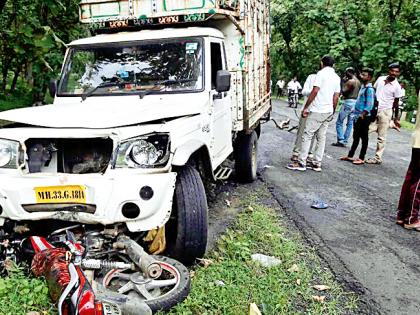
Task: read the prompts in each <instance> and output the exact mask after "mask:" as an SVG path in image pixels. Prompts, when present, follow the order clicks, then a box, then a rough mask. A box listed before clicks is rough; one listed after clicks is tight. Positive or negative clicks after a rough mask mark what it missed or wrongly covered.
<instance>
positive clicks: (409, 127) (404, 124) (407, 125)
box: [401, 121, 416, 130]
mask: <svg viewBox="0 0 420 315" xmlns="http://www.w3.org/2000/svg"><path fill="white" fill-rule="evenodd" d="M401 128H404V129H407V130H414V129H416V125H415V124H412V123H410V122H408V121H401Z"/></svg>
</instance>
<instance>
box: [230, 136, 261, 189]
mask: <svg viewBox="0 0 420 315" xmlns="http://www.w3.org/2000/svg"><path fill="white" fill-rule="evenodd" d="M257 153H258V136H257V133H256V132H255V131H253V132H252V133H250V134H245V133H241V134H239V135H238V137H237V139H236V142H235V172H236V178H237V179H238V181H240V182H243V183H251V182H253V181H254V180H255V179H256V178H257Z"/></svg>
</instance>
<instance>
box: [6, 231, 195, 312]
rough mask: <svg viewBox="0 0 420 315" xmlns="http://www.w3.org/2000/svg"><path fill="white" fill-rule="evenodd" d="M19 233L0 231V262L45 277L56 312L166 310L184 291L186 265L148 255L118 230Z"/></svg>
mask: <svg viewBox="0 0 420 315" xmlns="http://www.w3.org/2000/svg"><path fill="white" fill-rule="evenodd" d="M15 230H16V229H15ZM18 231H24V233H16V232H14V231H13V230H12V231H11V233H10V234H9V233H7V232H4V231H3V233H2V234H1V235H0V238H1V239H0V257H1V259H0V262H1V264H2V265H6V264H7V261H10V260H12V261H14V262H16V263H25V262H26V263H28V264H30V265H31V271H32V272H33V274H34V275H35V276H43V277H45V279H46V281H47V284H48V288H49V292H50V296H51V299H52V300H53V302H55V303H56V304H57V308H58V313H59V314H60V315H76V314H77V315H123V314H124V315H134V314H136V315H149V314H153V313H154V312H156V311H159V310H168V309H170V308H171V307H173V306H174V305H175V304H177V303H179V302H181V301H183V300H184V299H185V298H186V297H187V295H188V293H189V290H190V275H189V271H188V270H187V268H186V267H185V266H183V265H182V264H180V263H179V262H178V261H176V260H174V259H170V258H167V257H163V256H156V255H149V254H147V253H146V252H145V251H144V249H143V248H142V247H141V246H140V245H139V244H138V243H137V242H136V241H134V240H133V239H131V238H130V237H129V236H127V235H124V234H122V233H120V234H118V235H117V236H115V235H111V234H109V233H107V231H106V230H105V229H104V230H102V231H100V230H88V229H86V227H85V226H82V225H75V226H70V227H68V228H64V229H59V230H57V231H53V232H52V233H50V234H48V235H45V236H31V235H29V234H27V233H29V232H30V229H18Z"/></svg>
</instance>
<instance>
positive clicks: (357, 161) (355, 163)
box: [353, 159, 365, 165]
mask: <svg viewBox="0 0 420 315" xmlns="http://www.w3.org/2000/svg"><path fill="white" fill-rule="evenodd" d="M353 164H354V165H363V164H365V161H363V160H361V159H357V160H354V161H353Z"/></svg>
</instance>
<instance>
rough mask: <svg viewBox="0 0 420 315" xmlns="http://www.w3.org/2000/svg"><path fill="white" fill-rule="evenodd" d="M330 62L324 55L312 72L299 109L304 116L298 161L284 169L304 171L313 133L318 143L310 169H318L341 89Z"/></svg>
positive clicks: (318, 170) (331, 58) (331, 61)
mask: <svg viewBox="0 0 420 315" xmlns="http://www.w3.org/2000/svg"><path fill="white" fill-rule="evenodd" d="M334 62H335V61H334V58H333V57H331V56H324V57H322V59H321V70H320V71H318V73H317V74H316V77H315V82H314V87H313V89H312V91H311V94H309V97H308V99H307V101H306V103H305V105H304V107H303V111H302V117H303V118H306V124H305V130H304V132H303V136H302V148H301V152H300V154H299V161H298V162H293V163H291V164H289V165H288V166H287V168H288V169H291V170H298V171H306V160H307V158H308V154H309V149H310V145H311V141H312V139H313V138H314V136H315V137H316V139H317V141H318V142H317V145H316V147H315V151H314V160H313V162H312V169H313V170H314V171H317V172H320V171H321V162H322V158H323V156H324V150H325V140H326V135H327V129H328V124H329V122H330V121H331V120H332V118H333V114H334V112H335V108H336V107H337V103H338V98H339V97H340V90H341V87H340V77H339V76H338V75H337V74H336V73H335V70H334V68H333V66H334Z"/></svg>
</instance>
